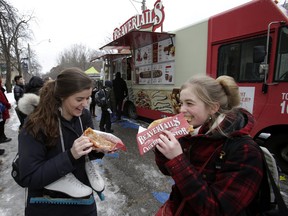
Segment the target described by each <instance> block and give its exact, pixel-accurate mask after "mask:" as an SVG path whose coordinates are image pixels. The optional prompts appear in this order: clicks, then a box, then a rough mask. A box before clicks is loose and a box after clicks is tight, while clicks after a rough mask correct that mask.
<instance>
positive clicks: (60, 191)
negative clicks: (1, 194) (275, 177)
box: [0, 68, 264, 216]
mask: <svg viewBox="0 0 288 216" xmlns="http://www.w3.org/2000/svg"><path fill="white" fill-rule="evenodd" d="M1 90H2V91H0V102H1V103H3V105H4V106H5V107H6V109H5V111H3V112H2V119H1V122H0V142H9V141H11V138H8V137H6V136H5V133H4V125H5V120H6V119H7V118H9V109H10V108H11V104H10V103H9V101H8V100H7V98H6V97H5V92H4V91H5V89H4V88H2V89H1ZM93 91H94V93H93ZM100 91H103V94H104V95H105V105H101V110H102V116H101V120H100V124H99V128H100V130H101V131H105V132H108V133H113V129H112V128H111V119H110V118H111V112H116V115H117V119H118V120H120V119H121V113H122V111H121V108H122V103H123V100H124V98H125V97H127V96H128V90H127V85H126V83H125V81H124V80H123V79H122V78H121V74H120V73H119V72H117V73H116V77H115V79H114V80H113V81H108V80H107V81H106V82H105V83H104V85H103V87H102V88H101V89H97V91H96V90H95V85H93V82H92V80H91V79H90V78H89V76H87V75H86V74H85V73H84V72H83V71H82V70H80V69H79V68H68V69H65V70H63V71H62V72H61V73H60V74H59V75H58V76H57V78H56V79H55V80H49V81H47V82H44V81H43V80H42V79H41V78H39V77H33V78H31V80H30V81H29V83H28V85H24V82H23V78H22V77H21V76H16V77H15V87H14V96H15V101H16V103H17V108H16V110H17V115H18V117H19V121H20V128H19V137H18V151H19V165H20V167H19V170H20V179H21V181H22V182H23V184H24V185H25V187H27V188H28V195H27V206H26V208H25V215H27V216H34V215H35V216H36V215H43V216H45V215H56V216H57V215H77V216H80V215H91V216H92V215H93V216H95V215H97V206H96V202H95V200H94V197H93V190H94V191H95V184H96V187H97V179H96V176H95V174H93V172H91V170H90V171H89V170H87V166H86V164H87V163H89V161H90V160H94V159H97V158H103V157H104V156H105V152H104V153H103V152H98V151H95V149H93V144H92V142H91V140H90V139H89V138H88V137H86V136H83V135H82V134H83V131H84V130H85V129H87V128H89V127H90V128H94V125H93V121H92V118H93V117H95V116H96V115H95V107H94V104H93V105H92V106H90V103H91V95H93V97H94V95H95V98H94V99H95V101H94V102H93V101H92V103H95V105H96V104H97V97H96V95H97V92H100ZM180 102H181V103H180V112H181V113H183V114H184V116H185V117H186V118H187V119H189V120H188V123H189V124H191V125H193V127H194V131H193V132H192V133H191V134H189V135H187V136H185V137H182V138H180V139H176V138H175V137H174V135H173V134H172V133H171V132H169V131H164V132H163V134H161V135H160V136H159V140H158V144H157V145H156V148H155V150H154V153H155V163H156V165H157V166H158V167H159V170H160V171H161V172H162V173H163V174H164V175H169V176H171V177H172V178H173V179H174V181H175V184H174V185H173V186H172V191H171V194H170V197H169V200H168V201H167V202H166V203H165V204H164V205H163V206H162V207H161V208H160V209H159V211H158V212H157V213H156V215H167V214H168V212H167V211H168V210H169V212H170V214H172V215H175V214H176V212H177V213H179V212H180V214H179V215H204V216H205V215H207V216H212V215H213V216H214V215H215V216H217V215H257V214H258V213H259V209H258V208H257V207H258V206H257V205H258V204H257V202H256V200H257V198H258V195H259V187H260V185H261V181H262V178H263V176H264V171H263V158H262V154H261V152H260V149H259V148H257V145H256V144H254V143H248V142H246V141H245V139H244V137H246V136H247V135H249V132H250V131H251V129H252V127H253V125H254V118H253V116H252V114H251V113H249V112H248V111H247V110H245V109H243V108H239V104H240V94H239V88H238V86H237V84H236V82H235V81H234V79H233V78H232V77H229V76H220V77H218V78H217V79H214V78H211V77H209V76H195V77H192V78H191V79H189V80H188V81H186V82H185V83H184V84H183V85H182V86H181V88H180ZM99 103H100V102H99ZM93 109H94V112H93ZM235 138H237V139H238V142H237V143H236V142H235V141H234V139H235ZM239 140H240V142H239ZM228 141H229V145H228V144H227V143H228ZM224 145H228V146H227V148H228V149H229V148H230V149H236V151H234V153H233V154H229V155H226V157H227V158H226V159H225V161H226V162H225V164H221V165H220V166H219V157H218V155H221V152H222V151H223V146H224ZM1 151H4V150H1ZM1 151H0V154H1ZM3 153H4V152H3ZM3 153H2V154H3ZM222 156H223V155H222ZM219 167H220V168H219ZM165 212H166V213H167V214H166V213H165Z"/></svg>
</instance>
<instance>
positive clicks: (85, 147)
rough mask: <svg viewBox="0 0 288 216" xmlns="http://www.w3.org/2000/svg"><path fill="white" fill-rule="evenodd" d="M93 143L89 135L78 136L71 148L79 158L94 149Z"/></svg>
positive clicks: (75, 156) (76, 157)
mask: <svg viewBox="0 0 288 216" xmlns="http://www.w3.org/2000/svg"><path fill="white" fill-rule="evenodd" d="M92 146H93V144H92V143H91V142H90V140H89V138H88V137H85V136H81V137H79V138H77V139H76V140H75V141H74V143H73V146H72V148H71V153H72V155H73V157H74V158H75V159H76V160H77V159H79V158H80V157H81V156H83V155H86V154H88V153H90V152H91V151H92Z"/></svg>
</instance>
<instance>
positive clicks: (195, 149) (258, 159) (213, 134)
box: [155, 108, 263, 216]
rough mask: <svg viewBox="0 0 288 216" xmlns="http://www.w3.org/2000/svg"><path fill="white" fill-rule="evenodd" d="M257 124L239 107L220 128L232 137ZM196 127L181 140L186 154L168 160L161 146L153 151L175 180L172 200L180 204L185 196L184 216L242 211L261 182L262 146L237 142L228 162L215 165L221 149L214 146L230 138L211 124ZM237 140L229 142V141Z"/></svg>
mask: <svg viewBox="0 0 288 216" xmlns="http://www.w3.org/2000/svg"><path fill="white" fill-rule="evenodd" d="M253 125H254V119H253V117H252V115H251V114H250V113H249V112H247V111H246V110H244V109H241V108H239V109H237V110H236V111H235V112H232V113H229V114H228V115H226V116H225V118H224V119H223V120H222V121H221V123H219V127H220V128H221V131H222V132H224V133H225V134H227V135H228V136H229V137H231V138H233V137H241V136H244V135H248V134H249V132H250V131H251V129H252V127H253ZM212 128H213V127H212ZM195 132H196V134H194V135H193V136H187V137H184V138H182V139H180V140H179V142H180V144H181V146H182V149H183V154H180V155H178V156H177V157H175V158H173V159H172V160H168V159H167V158H166V157H165V156H164V155H162V154H161V153H160V152H159V151H158V150H156V151H155V160H156V163H157V165H158V167H159V169H160V171H161V172H162V173H163V174H165V175H169V176H171V177H172V178H173V179H174V181H175V185H173V186H172V192H171V194H170V200H173V201H174V202H175V203H176V206H177V207H179V205H180V203H181V201H182V200H183V199H184V198H186V203H185V205H184V209H183V212H182V215H184V216H186V215H201V216H212V215H213V216H218V215H219V216H220V215H239V214H241V213H242V211H243V210H244V211H245V209H246V208H247V207H248V206H249V205H250V204H251V203H252V201H253V199H254V198H255V197H256V195H257V193H258V189H259V186H260V184H261V181H262V177H263V167H262V161H263V160H262V154H261V151H260V149H259V148H258V146H257V145H256V144H255V145H252V144H251V143H250V144H249V143H243V144H241V145H237V146H234V147H233V149H236V152H237V154H228V155H226V161H225V163H224V165H222V168H221V169H217V168H216V165H217V160H218V158H219V157H218V156H219V155H220V151H221V148H219V150H217V152H215V150H216V149H217V147H219V146H221V145H223V144H224V143H225V142H226V140H227V137H226V136H224V135H223V133H221V132H220V131H219V130H218V129H217V127H214V129H212V130H211V129H210V128H209V127H208V124H204V125H202V126H201V127H200V128H199V129H198V130H196V129H195ZM233 144H234V143H233V142H229V145H233ZM227 148H229V146H227ZM214 152H215V153H214ZM213 153H214V154H215V155H216V156H215V157H212V158H211V159H210V160H209V163H208V164H207V166H206V167H205V168H204V170H203V172H202V173H201V174H200V173H199V170H200V168H201V167H202V165H203V164H204V163H205V162H206V161H207V160H208V158H209V157H210V156H211V155H212V154H213ZM213 156H214V155H213Z"/></svg>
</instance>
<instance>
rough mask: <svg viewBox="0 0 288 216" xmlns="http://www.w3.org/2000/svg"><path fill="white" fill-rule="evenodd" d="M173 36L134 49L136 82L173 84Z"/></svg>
mask: <svg viewBox="0 0 288 216" xmlns="http://www.w3.org/2000/svg"><path fill="white" fill-rule="evenodd" d="M174 40H175V38H174V37H173V38H169V39H166V40H163V41H159V42H157V43H154V44H151V45H148V46H145V47H142V48H138V49H136V50H135V52H134V53H135V56H134V60H135V75H136V83H137V84H174V71H175V45H174V44H175V42H174Z"/></svg>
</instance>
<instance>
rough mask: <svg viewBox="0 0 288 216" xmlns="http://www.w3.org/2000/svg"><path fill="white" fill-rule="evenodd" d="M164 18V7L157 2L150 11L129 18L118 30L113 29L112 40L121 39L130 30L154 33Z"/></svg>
mask: <svg viewBox="0 0 288 216" xmlns="http://www.w3.org/2000/svg"><path fill="white" fill-rule="evenodd" d="M164 18H165V13H164V6H163V4H162V2H161V0H157V1H156V2H155V4H154V8H153V9H152V10H145V11H143V12H142V14H137V15H136V16H133V17H131V18H130V19H129V20H127V21H126V22H125V23H124V24H123V25H122V26H121V27H120V28H115V29H114V32H113V40H116V39H117V38H119V37H122V36H123V35H125V34H127V33H128V32H130V31H132V30H140V29H142V30H144V29H145V30H148V29H152V31H153V32H154V31H155V30H156V29H157V28H159V27H160V26H162V23H163V21H164Z"/></svg>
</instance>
